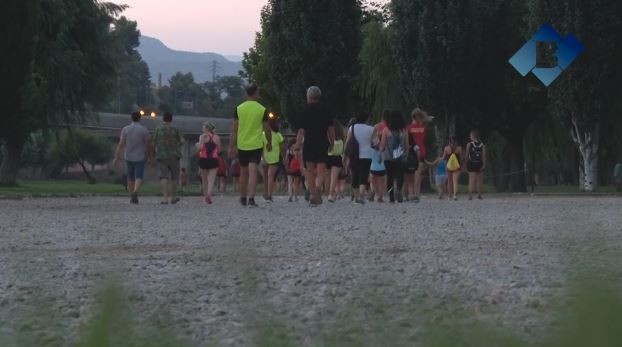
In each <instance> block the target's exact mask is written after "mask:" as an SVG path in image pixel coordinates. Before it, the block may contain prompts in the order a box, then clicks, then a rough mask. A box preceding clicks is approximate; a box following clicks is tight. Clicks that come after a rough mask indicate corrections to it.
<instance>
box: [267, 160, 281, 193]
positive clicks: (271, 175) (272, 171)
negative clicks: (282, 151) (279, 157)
mask: <svg viewBox="0 0 622 347" xmlns="http://www.w3.org/2000/svg"><path fill="white" fill-rule="evenodd" d="M278 168H279V167H278V166H276V165H270V166H268V198H270V200H272V194H274V187H275V184H276V183H275V182H276V171H277V169H278Z"/></svg>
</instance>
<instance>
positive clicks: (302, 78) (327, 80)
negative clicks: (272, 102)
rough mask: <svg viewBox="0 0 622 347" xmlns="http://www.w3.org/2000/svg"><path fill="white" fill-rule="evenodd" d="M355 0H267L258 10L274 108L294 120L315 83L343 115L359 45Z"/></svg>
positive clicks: (348, 105)
mask: <svg viewBox="0 0 622 347" xmlns="http://www.w3.org/2000/svg"><path fill="white" fill-rule="evenodd" d="M361 23H362V13H361V4H360V2H359V1H357V0H343V1H332V0H290V1H280V0H270V1H269V3H268V5H266V8H265V9H264V11H263V13H262V37H263V39H265V40H266V41H265V47H262V48H265V50H263V51H262V54H264V55H265V59H266V62H267V71H269V76H270V80H271V81H272V83H273V85H274V90H275V92H276V95H277V96H278V98H279V100H280V106H281V107H280V109H281V112H282V113H283V115H284V116H285V117H286V118H287V120H288V121H289V122H290V123H291V124H292V125H293V126H294V127H297V126H298V125H299V120H300V117H301V113H302V110H303V108H304V104H305V90H306V88H307V87H309V86H311V85H318V86H319V87H320V88H321V89H322V91H323V97H322V99H323V101H324V102H325V103H326V104H327V105H328V106H329V107H331V108H332V109H333V110H334V111H335V113H336V114H337V115H338V116H340V117H342V118H344V119H345V118H347V117H348V115H349V113H350V112H351V111H352V108H353V107H352V99H353V85H354V82H355V77H356V76H357V73H358V64H357V63H358V56H359V51H360V48H361V44H362V36H361Z"/></svg>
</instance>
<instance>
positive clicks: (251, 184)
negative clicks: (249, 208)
mask: <svg viewBox="0 0 622 347" xmlns="http://www.w3.org/2000/svg"><path fill="white" fill-rule="evenodd" d="M257 169H258V167H257V163H249V164H248V198H249V199H255V194H256V193H257Z"/></svg>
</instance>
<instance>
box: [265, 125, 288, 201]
mask: <svg viewBox="0 0 622 347" xmlns="http://www.w3.org/2000/svg"><path fill="white" fill-rule="evenodd" d="M270 127H271V128H272V149H271V150H268V139H267V138H266V136H265V135H264V142H263V143H264V149H263V158H264V161H265V162H266V165H267V171H268V172H267V173H268V174H267V175H266V176H265V177H267V178H266V180H265V181H266V182H265V183H264V188H265V199H266V202H269V203H271V202H274V201H273V200H272V192H273V191H274V183H275V181H276V174H277V171H278V169H279V164H280V163H281V161H282V159H283V157H282V154H283V153H284V150H283V143H284V142H285V139H284V138H283V135H282V134H281V132H280V131H279V124H278V121H277V120H276V119H274V118H270Z"/></svg>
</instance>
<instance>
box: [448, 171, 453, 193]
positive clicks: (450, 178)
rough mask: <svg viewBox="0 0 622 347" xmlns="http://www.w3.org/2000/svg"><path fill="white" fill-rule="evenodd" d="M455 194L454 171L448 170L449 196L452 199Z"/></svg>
mask: <svg viewBox="0 0 622 347" xmlns="http://www.w3.org/2000/svg"><path fill="white" fill-rule="evenodd" d="M453 196H454V173H453V172H451V171H447V197H448V198H449V199H451V198H452V197H453Z"/></svg>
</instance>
